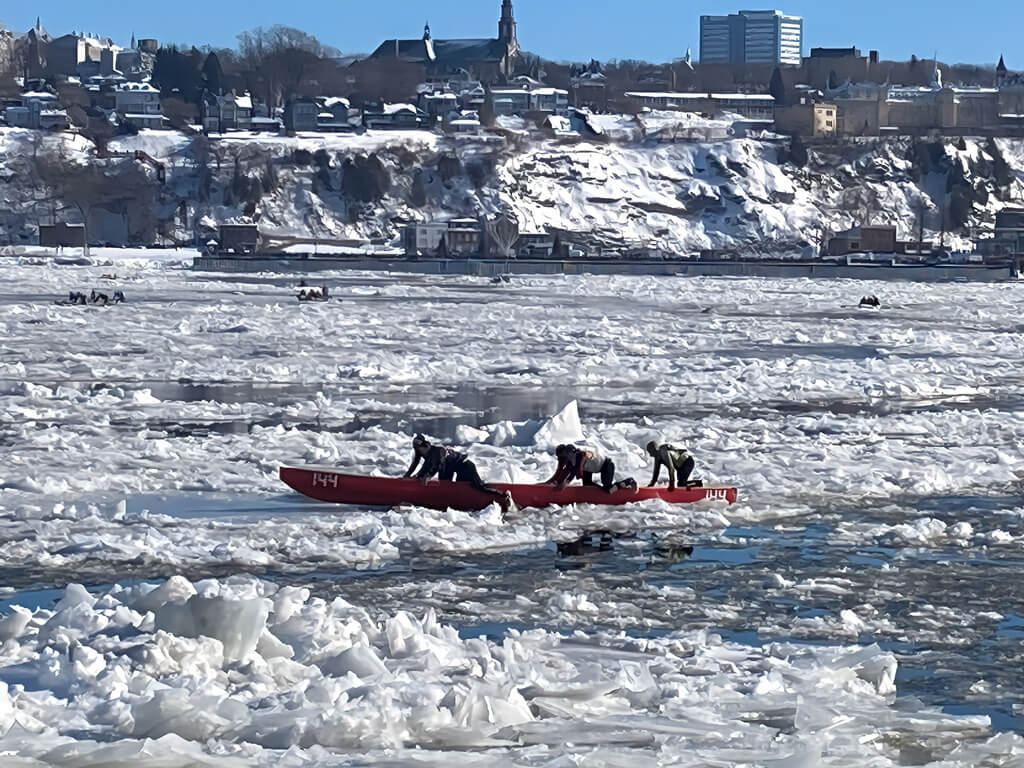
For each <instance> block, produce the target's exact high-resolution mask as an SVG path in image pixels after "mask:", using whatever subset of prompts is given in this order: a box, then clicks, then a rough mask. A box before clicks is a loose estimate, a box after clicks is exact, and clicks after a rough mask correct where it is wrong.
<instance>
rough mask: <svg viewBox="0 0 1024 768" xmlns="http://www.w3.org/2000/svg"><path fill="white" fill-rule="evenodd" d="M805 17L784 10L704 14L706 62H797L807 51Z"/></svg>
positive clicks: (702, 32) (702, 39)
mask: <svg viewBox="0 0 1024 768" xmlns="http://www.w3.org/2000/svg"><path fill="white" fill-rule="evenodd" d="M803 37H804V20H803V19H802V18H800V17H799V16H787V15H786V14H784V13H783V12H782V11H740V12H739V13H732V14H729V15H728V16H701V17H700V61H701V63H702V64H793V65H794V66H799V64H800V60H801V56H802V55H803Z"/></svg>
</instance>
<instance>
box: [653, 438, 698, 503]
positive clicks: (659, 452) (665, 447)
mask: <svg viewBox="0 0 1024 768" xmlns="http://www.w3.org/2000/svg"><path fill="white" fill-rule="evenodd" d="M647 453H649V454H650V455H651V457H652V458H653V459H654V474H653V475H652V476H651V487H652V488H653V487H654V486H655V485H657V484H658V478H659V477H660V476H661V468H662V466H664V467H665V469H667V470H668V489H669V490H670V491H674V490H675V489H676V485H679V486H682V487H683V488H686V487H688V486H691V485H702V483H701V481H700V480H694V481H692V482H691V481H690V473H691V472H693V466H694V461H693V456H691V455H690V453H689V451H687V450H686V449H685V448H677V447H676V446H674V445H671V444H669V443H662V444H660V445H659V444H658V441H657V440H651V442H649V443H648V444H647Z"/></svg>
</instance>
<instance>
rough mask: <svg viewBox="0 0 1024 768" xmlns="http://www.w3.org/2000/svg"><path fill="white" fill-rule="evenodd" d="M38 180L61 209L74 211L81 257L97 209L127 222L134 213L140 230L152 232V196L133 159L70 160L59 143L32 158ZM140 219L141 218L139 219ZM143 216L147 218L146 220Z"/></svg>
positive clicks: (153, 195)
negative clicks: (115, 213) (78, 220)
mask: <svg viewBox="0 0 1024 768" xmlns="http://www.w3.org/2000/svg"><path fill="white" fill-rule="evenodd" d="M35 165H36V172H37V173H38V175H39V179H40V181H42V183H43V184H44V185H45V186H46V187H47V188H48V190H49V191H50V194H51V195H52V196H53V200H54V201H55V202H56V203H57V204H59V205H60V206H61V207H62V208H63V209H64V210H67V209H69V208H70V209H74V210H75V211H77V212H78V215H79V217H80V218H81V220H82V226H83V228H84V235H85V237H84V240H85V247H84V254H85V256H87V257H88V255H89V222H90V219H91V218H92V213H93V211H94V210H96V209H97V208H108V209H109V208H111V207H114V208H117V209H118V210H119V211H120V212H121V214H122V216H124V217H125V220H126V229H127V230H129V231H130V229H131V228H130V226H128V224H127V222H128V219H129V217H130V216H131V215H132V214H133V213H134V214H135V215H136V218H137V219H138V220H139V221H142V220H143V219H146V220H145V221H143V229H144V230H146V231H149V230H150V229H152V226H153V221H152V209H153V207H154V204H155V202H156V194H155V190H154V188H153V185H152V183H151V182H150V179H149V177H148V176H147V175H146V173H145V171H143V170H142V169H141V168H139V167H138V166H137V165H136V163H135V161H134V160H124V161H120V162H119V163H108V162H102V161H99V160H98V159H96V158H88V159H86V160H85V161H84V162H80V161H78V160H77V159H75V158H73V157H71V156H70V155H69V153H68V151H67V149H66V148H65V145H64V144H63V143H61V144H60V146H59V148H58V149H57V150H56V151H53V152H44V153H40V154H39V155H38V156H37V157H36V159H35ZM140 217H141V218H140ZM146 217H149V218H148V219H147V218H146Z"/></svg>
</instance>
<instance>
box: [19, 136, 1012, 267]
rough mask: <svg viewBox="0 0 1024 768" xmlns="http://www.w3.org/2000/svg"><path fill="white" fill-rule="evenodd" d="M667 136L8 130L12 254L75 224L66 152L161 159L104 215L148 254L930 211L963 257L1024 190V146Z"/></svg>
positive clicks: (821, 231) (802, 227)
mask: <svg viewBox="0 0 1024 768" xmlns="http://www.w3.org/2000/svg"><path fill="white" fill-rule="evenodd" d="M668 126H669V127H668V128H666V122H665V121H664V120H662V122H661V123H660V124H659V123H657V122H656V121H654V120H653V119H651V118H648V119H647V123H646V124H645V123H642V122H640V121H638V120H636V119H633V118H625V117H623V118H611V117H604V118H602V123H601V124H600V125H597V126H595V127H596V128H597V129H598V130H600V131H601V134H600V135H598V136H596V137H592V138H590V139H586V138H566V137H555V136H552V135H543V134H539V133H532V134H531V133H527V132H525V131H506V132H504V133H503V135H501V136H488V137H487V138H483V137H444V136H441V135H437V134H432V133H427V132H404V131H395V132H372V133H366V134H363V135H352V136H342V135H306V136H300V137H294V138H285V137H256V136H255V135H249V134H231V135H230V136H228V137H225V138H217V137H214V138H212V139H207V138H205V137H202V136H197V137H187V136H183V135H181V134H177V133H173V132H169V131H165V132H143V133H141V134H139V135H138V136H132V137H123V138H120V139H117V140H115V141H113V142H112V143H111V146H110V150H112V152H111V153H109V154H112V155H113V156H112V157H108V158H105V159H96V156H95V151H94V149H93V148H92V147H91V145H90V144H89V143H88V142H86V141H85V140H84V139H81V138H72V137H67V136H63V137H61V136H53V135H50V136H46V137H45V138H40V134H38V133H33V132H30V131H23V130H16V129H7V130H2V131H0V149H2V150H3V153H2V159H0V194H2V196H3V197H2V199H3V201H4V207H5V208H6V211H5V213H4V214H3V216H2V217H0V243H2V244H5V245H6V244H11V243H13V244H17V243H19V242H33V241H34V235H35V228H36V225H37V223H39V222H41V223H49V222H50V221H51V220H52V219H54V218H55V219H56V220H62V219H63V220H69V221H76V220H78V216H79V212H78V211H77V210H76V209H75V207H74V206H70V207H69V209H68V210H67V211H64V212H62V211H61V190H59V189H54V188H52V187H48V186H47V184H46V183H44V182H43V181H42V180H41V179H42V178H43V177H42V176H41V175H40V174H39V173H37V170H36V169H37V166H38V165H39V162H40V161H39V158H40V157H44V158H45V157H47V156H52V155H53V154H54V153H57V152H62V153H63V156H64V157H65V158H69V159H71V160H74V161H77V162H87V163H95V164H97V165H99V166H100V167H101V169H102V170H103V172H104V174H105V175H106V176H107V177H108V178H110V183H111V185H112V186H117V185H118V184H121V183H124V182H122V178H123V173H122V172H123V168H124V165H125V163H129V164H130V163H132V162H136V161H134V160H133V159H132V156H128V157H126V156H124V155H118V153H132V152H134V151H135V150H141V151H143V152H145V153H146V154H147V155H148V156H149V157H152V158H153V159H155V160H156V161H158V162H160V163H163V164H164V166H165V169H166V182H165V183H163V184H160V183H159V182H158V180H157V178H156V168H155V166H153V165H152V164H149V163H139V165H140V167H141V168H142V170H143V171H145V173H147V174H149V178H150V180H151V182H152V184H153V185H154V186H155V188H156V193H155V196H154V195H148V196H145V197H144V199H147V200H150V201H152V202H150V203H149V204H148V208H151V209H152V210H151V211H149V213H148V214H147V213H146V212H142V211H139V210H138V209H139V208H141V207H143V206H140V205H139V204H138V199H140V198H139V196H138V195H134V194H131V190H130V189H129V190H126V194H122V195H120V196H118V195H113V196H112V197H113V198H114V199H112V200H111V201H109V202H108V203H105V205H104V206H101V207H103V208H104V210H105V215H106V222H107V224H106V226H105V227H104V231H105V232H108V231H109V230H110V229H111V226H110V221H111V220H113V219H116V220H117V222H120V223H121V226H122V228H123V229H124V234H125V235H126V236H127V239H128V240H129V241H130V242H138V243H148V242H152V241H153V238H154V236H155V235H156V233H163V234H164V235H166V236H167V237H168V238H169V239H171V240H174V241H177V242H179V243H192V242H193V241H194V240H195V239H196V237H197V236H199V237H202V238H208V237H209V236H210V235H211V234H212V230H213V228H214V227H215V226H216V224H218V223H222V222H230V221H245V220H256V221H258V222H259V225H260V230H261V232H262V233H264V235H269V236H270V237H271V240H272V241H273V240H276V241H277V242H278V243H279V244H287V243H289V242H290V241H292V240H293V239H299V240H307V241H312V240H318V241H321V242H324V241H332V240H334V241H345V240H352V239H363V238H369V239H373V240H375V241H377V242H384V243H388V242H396V239H397V237H398V236H399V233H400V228H401V226H402V225H403V224H406V223H408V222H411V221H419V220H423V221H429V220H432V219H437V218H451V217H453V216H470V217H478V216H480V215H485V214H490V213H493V212H494V211H495V210H497V209H498V208H499V207H501V206H507V207H509V208H511V209H512V210H514V211H515V213H516V215H517V216H518V218H519V222H520V231H522V232H541V231H544V230H545V229H554V230H557V231H561V232H563V235H564V236H565V237H572V236H573V235H580V234H582V235H585V236H586V237H587V238H589V239H590V241H591V242H593V243H594V244H604V245H608V246H619V247H623V246H625V247H633V246H649V247H660V248H662V249H664V250H665V251H668V252H672V253H692V252H694V251H699V250H702V249H708V248H714V249H723V250H733V251H737V252H740V253H743V254H746V255H765V256H769V255H771V256H774V255H783V254H785V255H797V254H800V253H801V252H802V251H805V249H808V248H811V247H814V248H816V247H817V246H819V245H820V244H821V243H822V242H823V241H824V240H825V239H826V238H827V236H828V235H829V233H832V232H835V231H838V230H841V229H845V228H847V227H850V226H855V225H858V224H861V223H892V224H896V225H897V227H898V230H899V232H898V236H899V237H900V238H901V239H916V238H917V236H918V227H919V224H920V222H921V220H922V217H923V223H924V235H925V237H926V238H934V239H937V238H938V237H939V236H940V233H942V232H946V233H949V234H947V236H946V243H947V245H949V246H952V247H967V246H968V240H967V234H968V231H969V228H970V227H973V226H984V225H986V224H987V225H991V223H992V220H993V218H994V213H995V211H997V210H998V209H999V208H1000V207H1002V206H1003V205H1004V204H1007V203H1008V202H1009V201H1012V200H1019V199H1021V198H1022V197H1024V142H1021V141H1014V140H997V141H995V142H993V141H990V140H975V139H967V140H949V141H936V142H928V141H924V140H911V139H861V140H851V141H847V142H842V143H835V144H827V145H824V144H814V145H812V146H811V147H810V148H809V149H804V148H802V147H790V145H789V142H788V140H771V139H766V140H757V139H738V138H735V139H729V138H721V136H723V135H724V129H723V127H722V125H720V124H719V123H717V122H714V121H705V123H704V124H702V125H701V126H697V127H694V125H693V124H692V121H691V122H689V123H679V124H676V123H671V122H669V123H668ZM60 147H63V149H60ZM119 168H120V169H121V170H120V171H119V170H118V169H119ZM50 176H51V177H52V172H51V174H50ZM138 180H139V174H135V175H134V176H133V177H132V182H133V183H136V184H137V183H138ZM54 198H56V199H54ZM126 200H127V201H129V202H126ZM132 200H134V201H135V203H136V204H135V205H134V206H132V205H131V204H130V201H132ZM64 202H66V201H64ZM94 215H95V214H94ZM114 229H116V227H114ZM92 239H93V240H94V241H104V240H111V239H113V238H112V237H97V236H96V234H95V233H93V235H92Z"/></svg>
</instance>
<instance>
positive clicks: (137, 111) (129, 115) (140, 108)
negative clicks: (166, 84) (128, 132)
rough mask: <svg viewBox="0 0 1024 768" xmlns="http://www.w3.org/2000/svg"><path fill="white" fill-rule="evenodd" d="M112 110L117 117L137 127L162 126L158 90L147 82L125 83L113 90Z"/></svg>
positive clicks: (157, 127)
mask: <svg viewBox="0 0 1024 768" xmlns="http://www.w3.org/2000/svg"><path fill="white" fill-rule="evenodd" d="M114 110H115V111H116V112H117V116H118V118H119V119H120V120H121V121H122V122H125V123H130V124H132V125H134V126H135V127H137V128H151V129H160V128H163V127H164V114H163V109H162V107H161V106H160V91H159V90H157V89H156V88H154V87H153V86H152V85H150V84H149V83H125V84H124V85H120V86H118V87H117V88H116V89H115V90H114Z"/></svg>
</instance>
